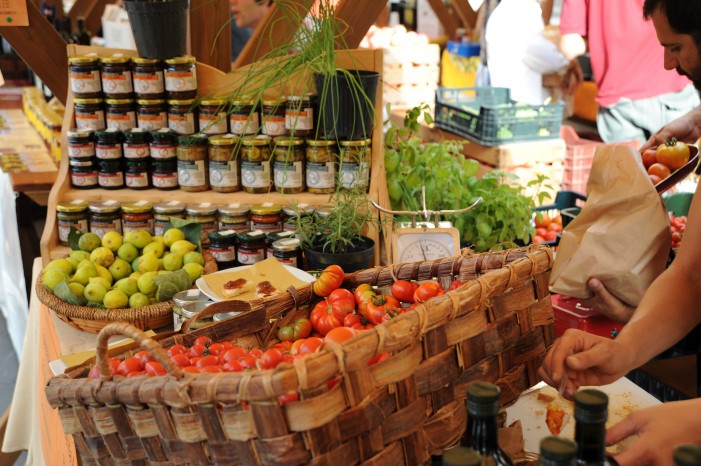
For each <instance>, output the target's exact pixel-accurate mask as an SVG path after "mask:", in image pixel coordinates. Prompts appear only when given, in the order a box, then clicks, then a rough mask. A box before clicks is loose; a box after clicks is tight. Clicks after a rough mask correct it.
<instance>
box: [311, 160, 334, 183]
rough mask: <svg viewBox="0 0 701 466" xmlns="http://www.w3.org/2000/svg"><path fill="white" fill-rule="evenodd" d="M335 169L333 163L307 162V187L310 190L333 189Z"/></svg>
mask: <svg viewBox="0 0 701 466" xmlns="http://www.w3.org/2000/svg"><path fill="white" fill-rule="evenodd" d="M335 178H336V168H335V166H334V163H333V162H307V186H308V187H310V188H321V189H323V188H333V187H334V186H335Z"/></svg>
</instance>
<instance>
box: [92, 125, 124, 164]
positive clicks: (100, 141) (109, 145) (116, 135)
mask: <svg viewBox="0 0 701 466" xmlns="http://www.w3.org/2000/svg"><path fill="white" fill-rule="evenodd" d="M95 138H96V139H97V142H96V143H95V155H96V156H97V158H98V159H101V160H107V159H112V160H114V159H121V158H122V156H123V154H122V132H121V131H119V130H118V129H116V128H110V129H106V130H101V131H98V132H96V133H95Z"/></svg>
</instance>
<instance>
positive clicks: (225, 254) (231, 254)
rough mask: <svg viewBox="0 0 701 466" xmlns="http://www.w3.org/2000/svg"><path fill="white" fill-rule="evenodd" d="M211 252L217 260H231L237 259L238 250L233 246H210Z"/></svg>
mask: <svg viewBox="0 0 701 466" xmlns="http://www.w3.org/2000/svg"><path fill="white" fill-rule="evenodd" d="M209 253H210V254H211V255H212V257H214V260H215V261H217V262H230V261H233V260H234V259H236V251H235V250H234V247H233V246H231V247H228V248H213V247H211V246H210V248H209Z"/></svg>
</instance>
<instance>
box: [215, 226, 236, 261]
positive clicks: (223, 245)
mask: <svg viewBox="0 0 701 466" xmlns="http://www.w3.org/2000/svg"><path fill="white" fill-rule="evenodd" d="M235 243H236V232H235V231H234V230H217V231H213V232H212V233H210V234H209V253H210V254H211V255H212V257H213V258H214V260H215V261H216V263H217V269H219V270H223V269H225V268H229V267H232V266H233V265H234V264H235V263H236V245H235Z"/></svg>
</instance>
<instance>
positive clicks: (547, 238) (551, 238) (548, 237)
mask: <svg viewBox="0 0 701 466" xmlns="http://www.w3.org/2000/svg"><path fill="white" fill-rule="evenodd" d="M556 239H557V231H552V230H551V231H549V232H547V233H546V234H545V241H555V240H556Z"/></svg>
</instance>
